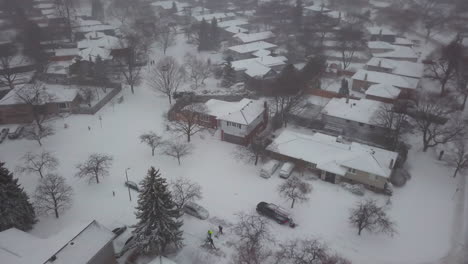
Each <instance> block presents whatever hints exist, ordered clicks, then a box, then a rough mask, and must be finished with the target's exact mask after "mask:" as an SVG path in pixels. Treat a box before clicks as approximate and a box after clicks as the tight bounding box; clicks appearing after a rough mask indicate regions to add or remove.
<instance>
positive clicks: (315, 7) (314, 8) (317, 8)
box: [304, 5, 331, 12]
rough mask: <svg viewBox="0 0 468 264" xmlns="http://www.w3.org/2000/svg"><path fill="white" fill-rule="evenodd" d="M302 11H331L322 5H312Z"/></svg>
mask: <svg viewBox="0 0 468 264" xmlns="http://www.w3.org/2000/svg"><path fill="white" fill-rule="evenodd" d="M304 9H307V10H310V11H314V12H330V11H331V10H330V9H328V8H326V7H325V6H323V5H312V6H306V7H304Z"/></svg>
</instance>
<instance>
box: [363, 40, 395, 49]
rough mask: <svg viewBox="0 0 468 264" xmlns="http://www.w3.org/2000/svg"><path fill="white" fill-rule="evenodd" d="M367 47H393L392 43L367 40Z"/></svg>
mask: <svg viewBox="0 0 468 264" xmlns="http://www.w3.org/2000/svg"><path fill="white" fill-rule="evenodd" d="M367 47H369V49H388V50H393V49H395V47H393V45H392V44H390V43H388V42H385V41H369V42H367Z"/></svg>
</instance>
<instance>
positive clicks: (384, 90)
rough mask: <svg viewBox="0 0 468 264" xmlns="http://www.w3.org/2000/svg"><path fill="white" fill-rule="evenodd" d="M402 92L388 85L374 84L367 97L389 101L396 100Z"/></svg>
mask: <svg viewBox="0 0 468 264" xmlns="http://www.w3.org/2000/svg"><path fill="white" fill-rule="evenodd" d="M400 93H401V90H400V89H398V88H396V87H394V86H391V85H387V84H373V85H371V86H369V88H368V89H367V91H366V95H372V96H377V97H382V98H388V99H396V98H398V96H399V95H400Z"/></svg>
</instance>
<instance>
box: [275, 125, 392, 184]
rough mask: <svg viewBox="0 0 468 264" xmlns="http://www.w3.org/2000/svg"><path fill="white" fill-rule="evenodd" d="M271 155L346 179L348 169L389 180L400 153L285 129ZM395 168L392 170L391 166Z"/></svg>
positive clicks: (277, 139) (323, 135)
mask: <svg viewBox="0 0 468 264" xmlns="http://www.w3.org/2000/svg"><path fill="white" fill-rule="evenodd" d="M268 149H269V150H270V151H273V152H276V153H280V154H282V155H285V156H289V157H292V158H295V159H299V160H304V161H306V162H310V163H314V164H317V168H319V169H322V170H325V171H329V172H332V173H336V174H339V175H342V176H344V175H345V174H346V171H347V168H352V169H356V170H360V171H364V172H367V173H371V174H375V175H378V176H381V177H385V178H388V177H390V174H391V172H392V169H391V168H390V167H393V165H394V163H395V161H396V158H397V157H398V153H396V152H391V151H388V150H384V149H381V148H376V147H372V146H368V145H364V144H359V143H355V142H346V141H343V140H340V139H339V138H337V137H334V136H329V135H325V134H321V133H313V134H304V133H298V132H294V131H291V130H289V129H285V130H284V131H283V132H281V134H280V135H279V136H278V137H276V138H275V140H274V141H273V143H272V144H271V145H270V146H269V147H268ZM391 165H392V166H391Z"/></svg>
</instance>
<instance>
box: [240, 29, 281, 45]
mask: <svg viewBox="0 0 468 264" xmlns="http://www.w3.org/2000/svg"><path fill="white" fill-rule="evenodd" d="M233 38H234V42H235V43H237V44H246V43H251V42H256V41H267V42H268V41H270V42H271V40H273V39H274V38H275V34H274V33H273V32H271V31H263V32H257V33H238V34H235V35H234V36H233Z"/></svg>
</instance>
